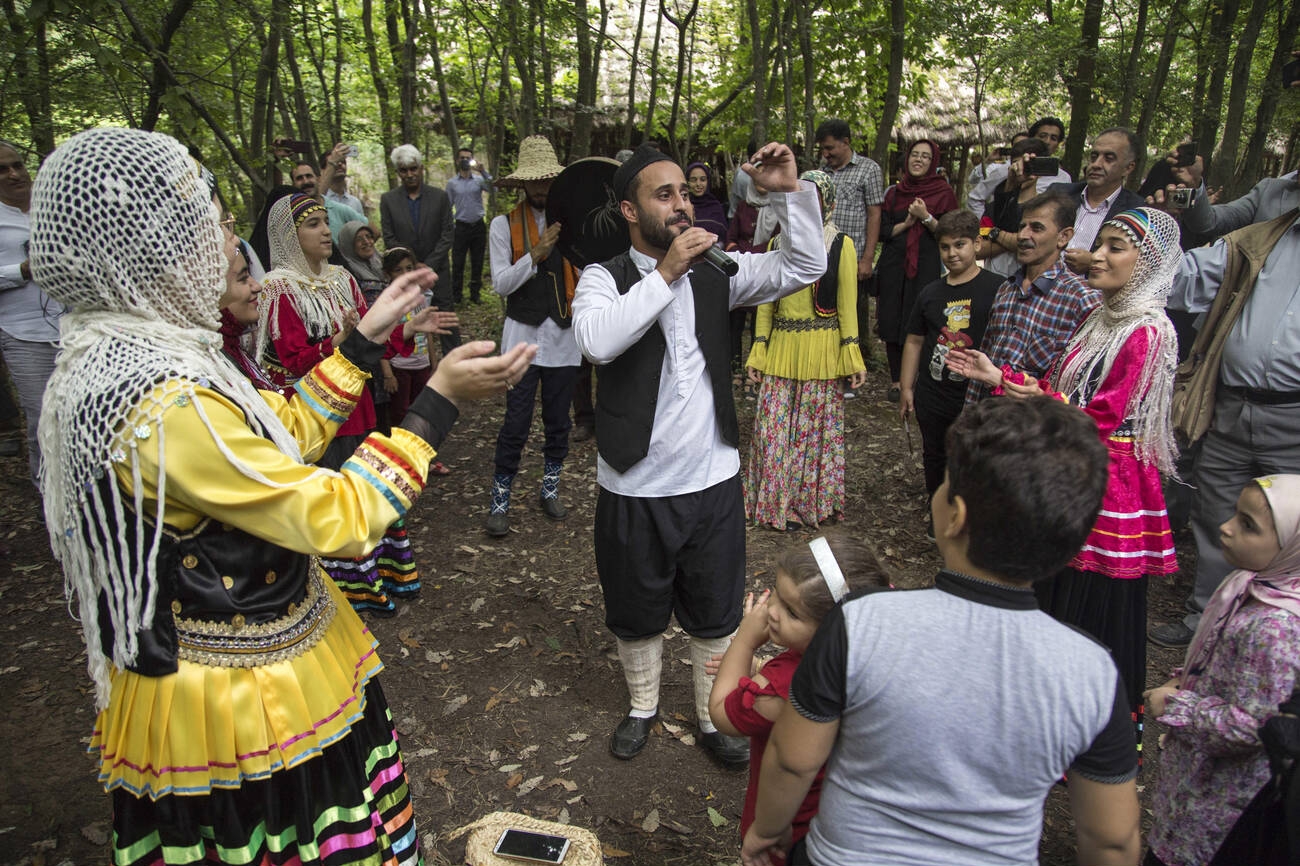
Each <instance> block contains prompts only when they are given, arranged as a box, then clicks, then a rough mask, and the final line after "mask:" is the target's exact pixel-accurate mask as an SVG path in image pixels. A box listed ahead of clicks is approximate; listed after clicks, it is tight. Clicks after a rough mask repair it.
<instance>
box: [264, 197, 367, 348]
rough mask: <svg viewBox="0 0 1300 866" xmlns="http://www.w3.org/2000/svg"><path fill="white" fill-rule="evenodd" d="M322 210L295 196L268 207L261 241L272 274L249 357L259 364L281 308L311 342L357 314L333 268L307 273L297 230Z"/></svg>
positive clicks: (275, 333) (348, 287) (347, 285)
mask: <svg viewBox="0 0 1300 866" xmlns="http://www.w3.org/2000/svg"><path fill="white" fill-rule="evenodd" d="M324 210H325V209H324V207H323V206H322V205H320V204H319V203H317V202H316V200H315V199H313V198H311V197H310V196H305V195H303V194H302V193H294V194H293V195H291V196H287V197H285V198H282V199H280V200H279V201H277V202H276V203H275V204H273V205H272V206H271V213H270V215H269V216H268V218H267V224H266V235H267V239H268V240H269V241H270V246H271V265H272V268H273V269H272V270H271V271H270V272H269V273H268V274H267V275H266V279H265V280H263V281H262V297H261V299H260V300H259V301H258V304H257V332H256V336H255V338H254V340H253V357H254V358H256V359H257V360H258V362H259V363H262V362H263V359H265V357H266V351H267V348H268V347H270V345H271V343H272V341H274V340H276V339H278V338H279V336H280V304H282V303H284V302H286V301H287V302H288V303H291V304H293V307H294V309H295V310H297V312H298V317H299V318H300V319H302V323H303V325H304V326H305V327H306V328H307V333H308V335H310V336H312V337H313V338H314V339H320V338H321V337H323V336H330V335H333V334H334V333H335V332H336V331H338V330H339V328H341V327H343V319H344V317H345V316H346V315H347V314H348V312H350V311H352V310H355V309H356V301H355V299H354V298H353V296H352V278H351V277H350V276H349V275H348V272H347V271H346V270H344V269H343V268H341V267H339V266H338V265H331V264H327V263H322V264H321V266H320V270H319V271H316V270H312V267H311V263H310V262H308V261H307V255H306V254H305V253H304V252H303V251H302V244H301V243H300V242H299V240H298V227H299V226H301V225H302V223H303V222H304V221H305V220H306V219H307V217H309V216H310V215H311V214H312V213H314V212H322V213H323V212H324Z"/></svg>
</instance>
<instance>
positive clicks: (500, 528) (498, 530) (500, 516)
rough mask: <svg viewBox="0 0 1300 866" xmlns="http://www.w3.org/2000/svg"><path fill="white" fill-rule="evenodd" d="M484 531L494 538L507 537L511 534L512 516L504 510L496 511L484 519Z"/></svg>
mask: <svg viewBox="0 0 1300 866" xmlns="http://www.w3.org/2000/svg"><path fill="white" fill-rule="evenodd" d="M483 531H484V532H486V533H487V534H488V535H490V536H492V537H493V538H505V537H506V536H507V535H509V534H510V516H509V515H508V514H507V513H506V512H504V511H494V512H492V513H491V514H489V515H488V516H487V520H485V521H483Z"/></svg>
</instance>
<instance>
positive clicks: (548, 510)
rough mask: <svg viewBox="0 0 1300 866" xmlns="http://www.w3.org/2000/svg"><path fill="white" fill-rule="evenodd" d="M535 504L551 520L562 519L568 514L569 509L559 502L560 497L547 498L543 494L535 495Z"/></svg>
mask: <svg viewBox="0 0 1300 866" xmlns="http://www.w3.org/2000/svg"><path fill="white" fill-rule="evenodd" d="M537 504H538V506H539V507H541V509H542V513H543V514H545V515H546V516H547V517H549V518H551V520H564V519H566V518H567V517H568V516H569V509H567V508H565V507H564V505H562V504H561V503H560V497H558V496H557V497H555V498H554V499H547V498H546V497H545V496H539V497H537Z"/></svg>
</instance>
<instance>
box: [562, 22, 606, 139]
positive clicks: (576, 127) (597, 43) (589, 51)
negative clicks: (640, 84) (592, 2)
mask: <svg viewBox="0 0 1300 866" xmlns="http://www.w3.org/2000/svg"><path fill="white" fill-rule="evenodd" d="M573 5H574V12H575V13H576V17H577V19H578V30H577V33H578V96H577V100H576V103H577V104H576V105H575V106H574V114H573V140H572V142H571V143H570V148H569V158H570V159H582V158H583V157H586V156H589V155H590V154H591V133H592V128H593V125H594V117H595V113H596V84H597V82H598V80H599V77H600V51H601V46H602V45H603V44H604V42H605V31H606V28H607V27H608V25H609V6H608V5H607V3H606V2H605V0H600V27H599V29H598V30H597V31H596V39H595V40H594V44H593V40H592V38H591V29H590V28H591V25H590V23H589V21H588V18H589V15H590V12H589V10H588V7H587V0H574V4H573Z"/></svg>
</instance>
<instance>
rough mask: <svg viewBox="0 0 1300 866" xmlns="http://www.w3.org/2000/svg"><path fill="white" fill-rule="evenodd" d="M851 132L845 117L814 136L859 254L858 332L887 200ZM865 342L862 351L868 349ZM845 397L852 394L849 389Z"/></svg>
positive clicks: (840, 218)
mask: <svg viewBox="0 0 1300 866" xmlns="http://www.w3.org/2000/svg"><path fill="white" fill-rule="evenodd" d="M852 137H853V134H852V131H851V130H850V129H849V125H848V123H847V122H846V121H843V120H836V119H831V120H823V121H822V122H821V125H819V126H818V127H817V132H816V134H815V135H814V139H815V140H816V142H817V149H818V151H819V152H820V153H821V157H822V164H821V170H822V171H824V172H826V173H827V174H829V175H830V176H831V179H832V180H834V181H835V225H836V227H837V228H839V230H840V231H842V232H844V233H845V234H846V235H848V236H849V238H850V239H851V240H852V241H853V249H855V250H857V253H858V331H859V332H860V333H863V334H865V333H866V332H867V325H868V323H869V322H870V316H871V306H870V303H871V302H870V295H869V292H868V285H867V280H868V279H869V278H870V277H871V269H872V267H873V262H875V260H876V243H877V242H878V241H879V240H880V205H881V203H882V202H884V200H885V184H884V175H883V174H882V173H881V171H880V166H879V165H877V164H876V162H875V161H874V160H871V159H868V158H867V157H865V156H863V155H862V154H860V153H857V152H855V151H854V150H853V143H852ZM867 345H868V344H867V342H866V341H864V342H863V351H864V352H865V351H866V349H867ZM844 396H845V397H852V396H854V395H853V391H852V390H847V391H845V393H844Z"/></svg>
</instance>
